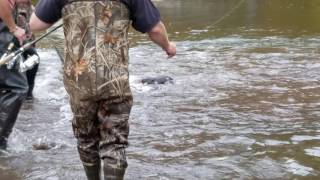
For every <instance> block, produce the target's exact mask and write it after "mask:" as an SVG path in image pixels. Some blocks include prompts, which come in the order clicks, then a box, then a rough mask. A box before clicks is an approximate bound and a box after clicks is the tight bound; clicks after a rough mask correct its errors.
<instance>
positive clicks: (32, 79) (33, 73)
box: [23, 48, 39, 100]
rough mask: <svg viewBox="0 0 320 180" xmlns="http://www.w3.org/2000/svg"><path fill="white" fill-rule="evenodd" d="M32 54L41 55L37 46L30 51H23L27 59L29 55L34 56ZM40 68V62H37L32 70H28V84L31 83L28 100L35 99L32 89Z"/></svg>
mask: <svg viewBox="0 0 320 180" xmlns="http://www.w3.org/2000/svg"><path fill="white" fill-rule="evenodd" d="M32 55H37V56H39V55H38V53H37V51H36V49H35V48H31V49H29V50H28V51H25V52H24V53H23V56H24V58H25V59H27V58H28V56H32ZM38 69H39V64H36V65H35V66H34V67H33V68H32V69H30V70H28V71H27V72H26V75H27V80H28V85H29V89H28V94H27V99H28V100H31V99H33V94H32V91H33V88H34V83H35V79H36V75H37V72H38Z"/></svg>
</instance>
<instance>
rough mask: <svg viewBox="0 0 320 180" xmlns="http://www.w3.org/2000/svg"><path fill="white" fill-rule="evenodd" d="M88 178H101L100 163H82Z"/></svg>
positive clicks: (98, 179)
mask: <svg viewBox="0 0 320 180" xmlns="http://www.w3.org/2000/svg"><path fill="white" fill-rule="evenodd" d="M83 167H84V171H85V172H86V175H87V178H88V180H100V179H101V165H100V163H99V164H95V165H92V166H89V165H83Z"/></svg>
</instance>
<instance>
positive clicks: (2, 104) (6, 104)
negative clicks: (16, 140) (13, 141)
mask: <svg viewBox="0 0 320 180" xmlns="http://www.w3.org/2000/svg"><path fill="white" fill-rule="evenodd" d="M0 93H1V95H0V148H1V149H5V148H6V147H7V141H8V138H9V135H10V133H11V132H12V129H13V126H14V124H15V122H16V119H17V116H18V113H19V110H20V107H21V105H22V103H23V100H24V98H25V94H21V93H13V92H10V91H4V92H0Z"/></svg>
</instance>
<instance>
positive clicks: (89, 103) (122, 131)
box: [62, 0, 132, 180]
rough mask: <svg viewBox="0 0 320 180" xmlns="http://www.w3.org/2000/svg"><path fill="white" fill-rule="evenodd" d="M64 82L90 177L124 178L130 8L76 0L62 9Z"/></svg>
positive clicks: (129, 99)
mask: <svg viewBox="0 0 320 180" xmlns="http://www.w3.org/2000/svg"><path fill="white" fill-rule="evenodd" d="M62 16H63V23H64V33H65V38H66V42H65V43H66V47H65V53H66V56H65V61H64V83H65V86H66V90H67V92H68V94H69V96H70V104H71V108H72V111H73V113H74V119H73V123H72V124H73V130H74V134H75V137H76V138H77V140H78V151H79V154H80V159H81V160H82V162H83V165H84V168H85V171H86V175H87V177H88V179H90V180H93V179H97V180H98V179H100V159H103V164H104V167H103V170H104V177H105V179H108V180H109V179H123V176H124V173H125V169H126V167H127V162H126V155H125V148H126V147H127V146H128V141H127V138H128V134H129V124H128V119H129V114H130V110H131V106H132V94H131V91H130V87H129V73H128V49H129V43H128V37H127V36H128V29H129V27H130V25H131V22H130V20H129V10H128V9H127V7H126V6H125V5H124V4H122V3H121V2H120V1H117V0H114V1H112V0H101V1H97V0H92V1H90V0H83V1H79V0H71V1H69V2H68V3H67V5H65V6H64V8H63V11H62Z"/></svg>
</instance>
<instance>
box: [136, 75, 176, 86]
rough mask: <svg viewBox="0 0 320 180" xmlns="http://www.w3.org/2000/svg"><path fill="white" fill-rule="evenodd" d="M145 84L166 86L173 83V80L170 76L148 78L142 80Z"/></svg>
mask: <svg viewBox="0 0 320 180" xmlns="http://www.w3.org/2000/svg"><path fill="white" fill-rule="evenodd" d="M141 82H142V83H143V84H166V83H173V78H171V77H170V76H157V77H147V78H143V79H142V80H141Z"/></svg>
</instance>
